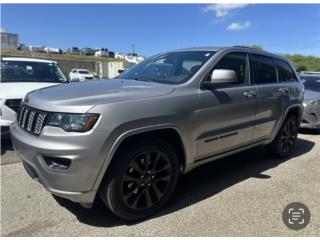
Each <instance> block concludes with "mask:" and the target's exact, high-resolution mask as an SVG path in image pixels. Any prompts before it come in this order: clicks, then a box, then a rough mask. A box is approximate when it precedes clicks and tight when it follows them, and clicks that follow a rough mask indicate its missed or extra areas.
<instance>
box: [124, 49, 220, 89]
mask: <svg viewBox="0 0 320 240" xmlns="http://www.w3.org/2000/svg"><path fill="white" fill-rule="evenodd" d="M214 53H215V52H213V51H185V52H169V53H165V54H161V55H158V56H155V57H152V58H149V59H147V60H145V61H143V62H141V63H139V64H137V65H135V66H134V67H132V68H130V69H129V70H128V71H126V72H124V73H122V74H121V75H120V76H119V77H118V78H122V79H135V80H139V81H150V82H159V83H167V84H178V83H183V82H186V81H187V80H189V79H190V78H191V77H192V76H193V75H194V74H195V73H196V72H197V71H198V70H199V69H200V68H201V67H202V66H203V64H204V63H206V62H207V61H208V59H210V58H211V57H212V56H213V55H214Z"/></svg>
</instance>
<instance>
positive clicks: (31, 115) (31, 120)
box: [27, 111, 36, 132]
mask: <svg viewBox="0 0 320 240" xmlns="http://www.w3.org/2000/svg"><path fill="white" fill-rule="evenodd" d="M35 114H36V112H35V111H31V112H30V114H29V119H28V124H27V131H29V132H30V131H31V127H32V124H33V119H34V115H35Z"/></svg>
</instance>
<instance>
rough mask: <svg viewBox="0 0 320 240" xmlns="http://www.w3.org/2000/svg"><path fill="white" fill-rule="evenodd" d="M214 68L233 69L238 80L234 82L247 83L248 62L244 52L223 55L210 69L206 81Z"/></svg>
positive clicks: (209, 78)
mask: <svg viewBox="0 0 320 240" xmlns="http://www.w3.org/2000/svg"><path fill="white" fill-rule="evenodd" d="M216 69H227V70H233V71H235V73H236V75H237V80H238V82H237V83H236V84H239V85H240V84H247V83H249V64H248V57H247V54H246V53H229V54H227V55H226V56H224V57H223V58H222V59H221V60H220V61H219V62H218V63H217V64H216V65H215V66H214V68H213V69H212V70H211V71H210V74H209V76H208V77H207V78H206V81H210V80H211V74H212V72H213V71H214V70H216Z"/></svg>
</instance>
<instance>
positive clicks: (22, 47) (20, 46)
mask: <svg viewBox="0 0 320 240" xmlns="http://www.w3.org/2000/svg"><path fill="white" fill-rule="evenodd" d="M17 50H20V51H30V49H29V46H26V45H24V44H23V43H20V44H19V46H18V48H17Z"/></svg>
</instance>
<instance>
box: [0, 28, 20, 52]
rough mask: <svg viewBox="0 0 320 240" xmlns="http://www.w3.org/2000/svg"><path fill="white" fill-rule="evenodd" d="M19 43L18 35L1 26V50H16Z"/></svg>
mask: <svg viewBox="0 0 320 240" xmlns="http://www.w3.org/2000/svg"><path fill="white" fill-rule="evenodd" d="M18 45H19V35H18V34H14V33H7V32H6V31H5V30H4V29H3V28H1V49H3V50H17V48H18Z"/></svg>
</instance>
